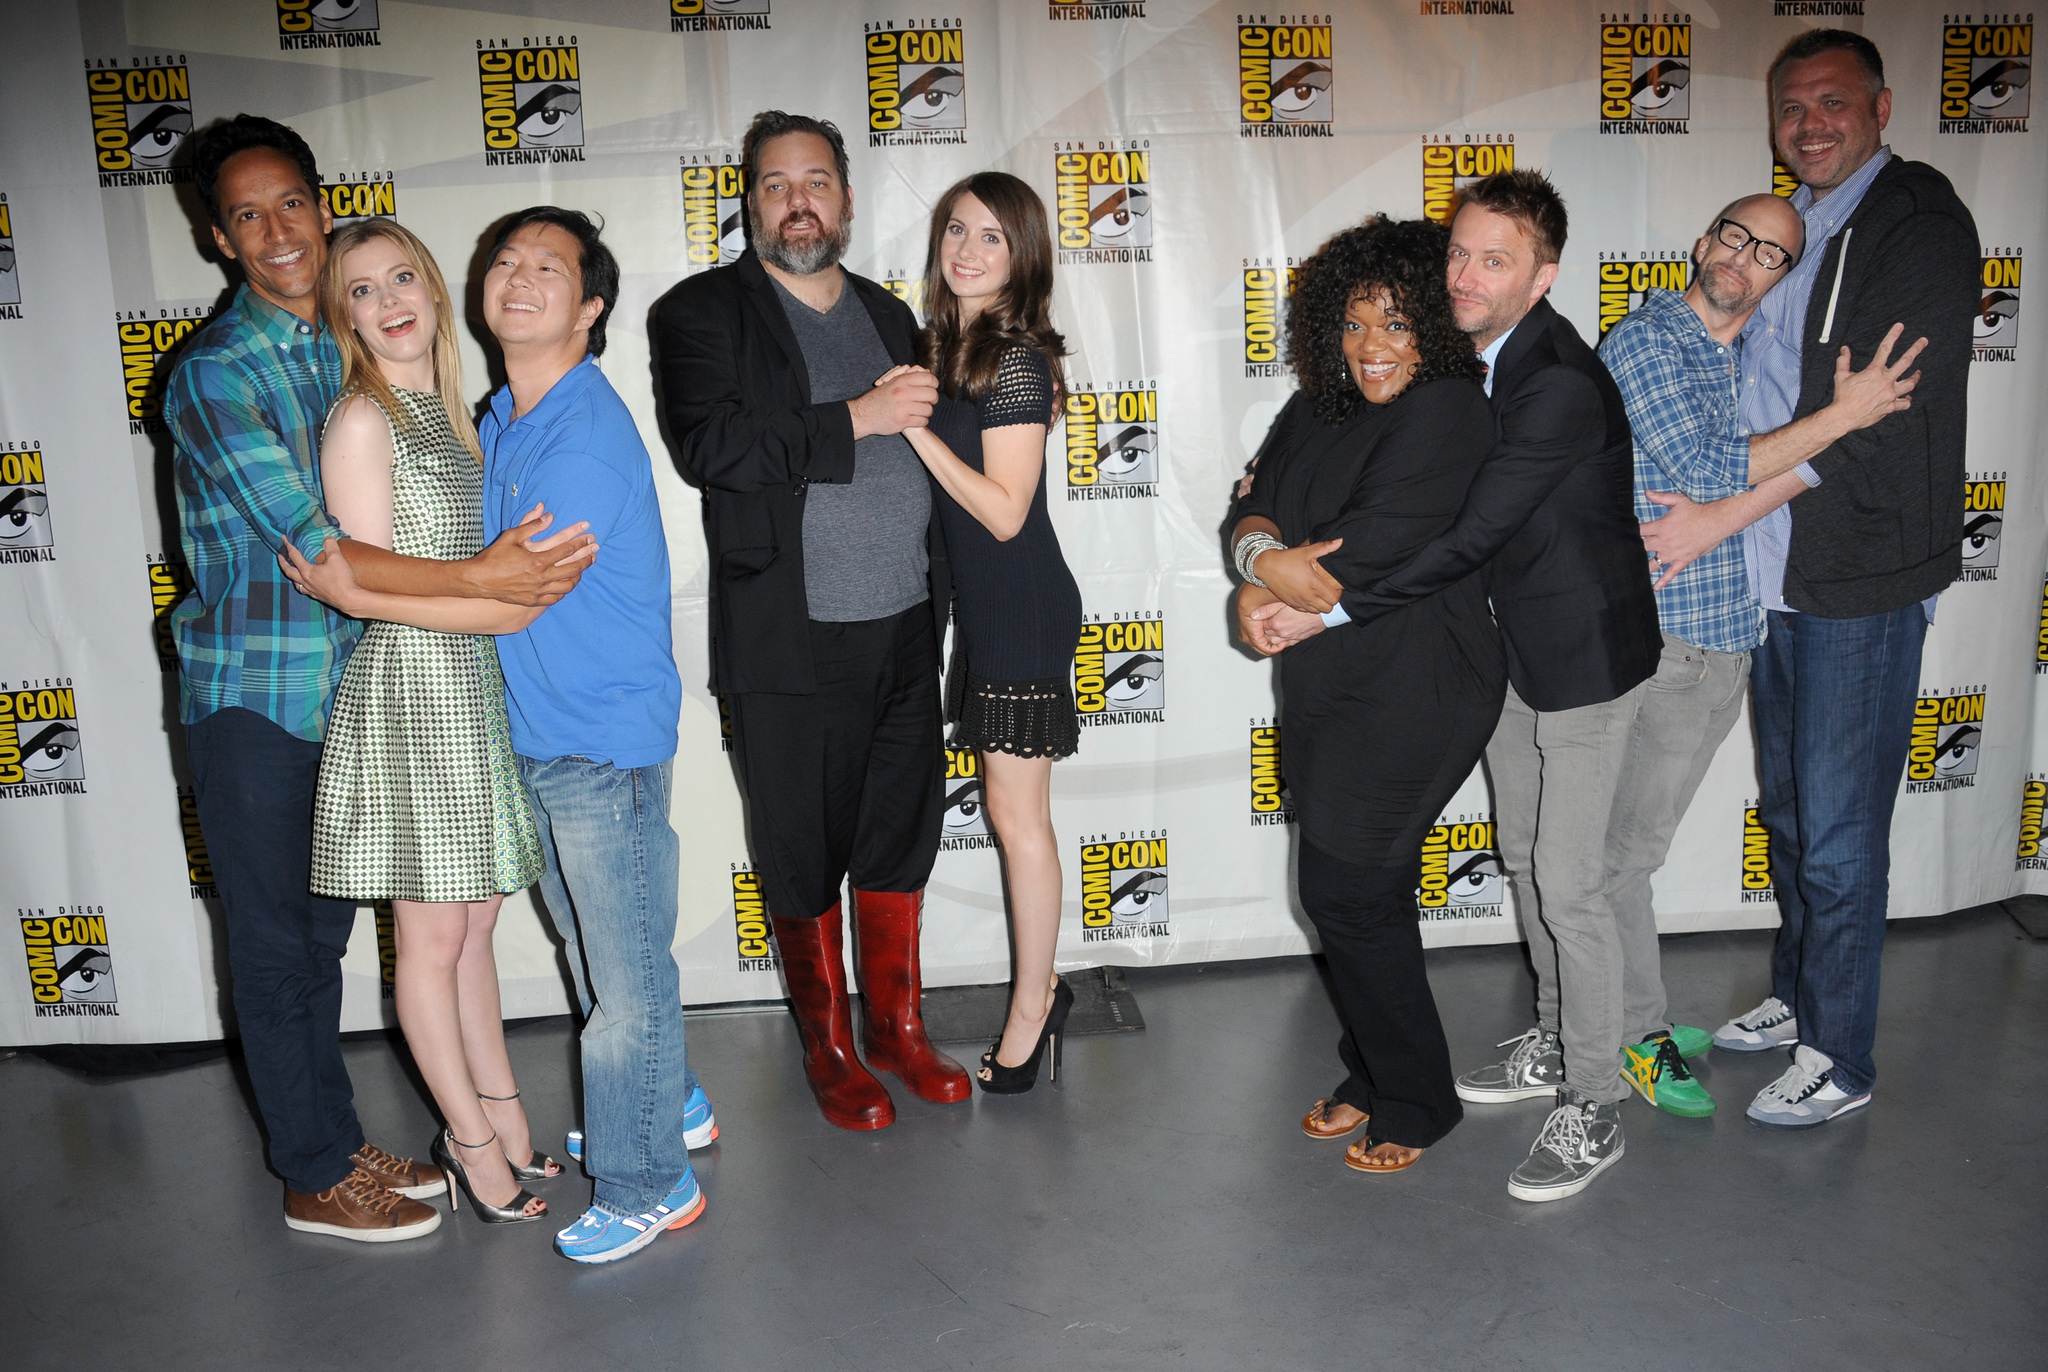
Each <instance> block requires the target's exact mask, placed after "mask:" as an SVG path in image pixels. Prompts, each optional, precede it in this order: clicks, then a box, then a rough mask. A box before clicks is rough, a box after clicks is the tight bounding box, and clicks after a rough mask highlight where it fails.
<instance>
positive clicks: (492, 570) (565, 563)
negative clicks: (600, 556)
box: [466, 505, 597, 605]
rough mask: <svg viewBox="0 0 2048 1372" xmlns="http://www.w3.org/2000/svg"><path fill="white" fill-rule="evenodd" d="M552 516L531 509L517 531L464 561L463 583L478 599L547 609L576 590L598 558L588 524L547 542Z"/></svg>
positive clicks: (541, 508)
mask: <svg viewBox="0 0 2048 1372" xmlns="http://www.w3.org/2000/svg"><path fill="white" fill-rule="evenodd" d="M554 522H555V517H554V516H553V515H551V514H549V513H548V512H547V509H546V507H545V506H542V505H535V506H534V507H533V508H532V509H531V510H529V511H528V512H527V514H526V516H525V518H524V519H522V520H521V521H520V523H519V525H518V527H516V528H511V529H507V530H505V532H504V533H502V534H499V535H498V536H497V538H495V539H494V540H492V542H491V545H490V546H489V547H488V548H485V549H484V550H483V551H482V552H480V553H478V554H477V555H476V556H475V557H473V558H471V559H470V560H469V568H468V571H467V574H466V579H467V580H468V581H469V582H470V584H471V585H473V586H474V587H475V588H476V592H477V594H478V595H479V596H482V597H483V598H485V599H489V600H502V601H504V602H505V603H506V604H508V605H552V604H554V603H555V602H556V601H558V600H560V599H561V598H562V597H563V596H565V595H567V594H569V592H571V591H573V590H575V589H576V583H577V582H579V581H581V580H582V579H583V573H584V572H585V571H586V570H588V569H589V567H590V564H591V562H592V561H593V560H594V559H595V558H596V557H597V539H596V538H595V537H593V536H592V535H591V534H590V533H588V532H587V530H588V529H589V528H590V525H589V524H588V523H587V522H584V523H577V524H571V525H570V526H569V527H568V528H566V529H564V530H562V531H561V532H560V533H557V534H551V535H549V536H548V537H546V538H542V537H541V535H542V534H544V533H546V532H547V529H548V526H549V525H551V524H553V523H554Z"/></svg>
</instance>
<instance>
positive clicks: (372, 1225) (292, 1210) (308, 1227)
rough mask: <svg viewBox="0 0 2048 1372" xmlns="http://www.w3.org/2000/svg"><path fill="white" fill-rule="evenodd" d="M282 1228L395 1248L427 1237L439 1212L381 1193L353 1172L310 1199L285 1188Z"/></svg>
mask: <svg viewBox="0 0 2048 1372" xmlns="http://www.w3.org/2000/svg"><path fill="white" fill-rule="evenodd" d="M284 1222H285V1227H286V1228H289V1229H296V1230H298V1231H299V1232H300V1233H302V1234H331V1235H333V1236H334V1237H335V1238H337V1239H355V1240H356V1241H357V1242H359V1243H397V1242H399V1241H400V1240H401V1239H416V1238H419V1237H420V1236H421V1235H423V1234H431V1233H433V1232H434V1230H436V1229H437V1228H439V1227H440V1225H441V1212H440V1211H439V1210H436V1209H435V1208H434V1207H433V1206H431V1205H422V1204H420V1203H419V1202H418V1201H416V1200H407V1199H406V1198H405V1197H404V1196H401V1195H399V1194H398V1193H397V1192H395V1191H389V1190H386V1189H385V1188H384V1187H382V1186H380V1185H378V1184H377V1180H376V1178H374V1177H372V1176H371V1175H370V1174H369V1173H368V1172H365V1171H364V1170H363V1169H362V1168H360V1167H358V1168H357V1169H356V1170H355V1171H353V1172H351V1173H349V1174H348V1175H347V1176H346V1177H344V1178H342V1180H341V1182H340V1183H339V1184H338V1185H335V1186H330V1187H328V1188H327V1189H326V1190H325V1191H320V1192H317V1193H315V1194H312V1195H308V1194H307V1193H305V1192H304V1191H294V1190H291V1189H290V1188H289V1187H287V1188H286V1189H285V1193H284Z"/></svg>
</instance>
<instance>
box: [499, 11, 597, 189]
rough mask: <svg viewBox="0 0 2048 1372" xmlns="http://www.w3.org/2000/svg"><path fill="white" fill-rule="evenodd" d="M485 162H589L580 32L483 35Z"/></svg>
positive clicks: (515, 164) (510, 164)
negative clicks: (515, 37)
mask: <svg viewBox="0 0 2048 1372" xmlns="http://www.w3.org/2000/svg"><path fill="white" fill-rule="evenodd" d="M476 75H477V81H478V83H479V85H480V86H481V88H482V90H483V102H484V104H483V109H484V165H485V166H487V167H523V166H528V165H531V164H533V163H536V162H581V161H583V160H584V159H583V66H582V61H581V58H580V56H579V54H578V52H577V50H576V35H575V34H573V33H572V34H570V35H568V36H567V37H560V36H550V37H543V38H522V39H520V40H519V44H518V46H516V47H515V46H513V44H512V41H511V40H510V39H506V38H479V39H478V40H477V43H476Z"/></svg>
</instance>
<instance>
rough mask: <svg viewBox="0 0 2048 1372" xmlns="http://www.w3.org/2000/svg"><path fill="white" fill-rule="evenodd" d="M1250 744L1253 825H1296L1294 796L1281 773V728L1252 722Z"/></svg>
mask: <svg viewBox="0 0 2048 1372" xmlns="http://www.w3.org/2000/svg"><path fill="white" fill-rule="evenodd" d="M1251 742H1252V751H1251V758H1252V765H1251V784H1252V791H1251V795H1252V804H1251V816H1252V825H1253V826H1254V827H1255V828H1263V827H1265V826H1267V825H1273V824H1292V823H1294V794H1293V792H1291V791H1289V790H1288V789H1287V774H1286V773H1285V772H1283V771H1282V770H1281V762H1280V728H1279V726H1278V725H1276V724H1274V723H1273V721H1272V720H1270V719H1255V720H1253V721H1252V724H1251Z"/></svg>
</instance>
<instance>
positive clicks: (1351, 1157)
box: [1344, 1135, 1429, 1174]
mask: <svg viewBox="0 0 2048 1372" xmlns="http://www.w3.org/2000/svg"><path fill="white" fill-rule="evenodd" d="M1386 1142H1387V1140H1386V1139H1376V1138H1373V1137H1371V1136H1370V1135H1368V1136H1366V1137H1365V1138H1362V1139H1360V1140H1359V1141H1358V1142H1357V1143H1354V1144H1352V1145H1351V1146H1350V1147H1349V1148H1347V1149H1345V1150H1344V1165H1345V1166H1346V1167H1348V1168H1350V1169H1351V1170H1352V1171H1354V1172H1369V1173H1373V1174H1378V1173H1381V1172H1403V1171H1406V1170H1407V1169H1408V1168H1410V1167H1413V1166H1414V1165H1415V1164H1416V1163H1418V1162H1421V1161H1422V1155H1423V1154H1424V1153H1425V1152H1427V1151H1429V1150H1427V1149H1425V1148H1417V1149H1415V1150H1414V1152H1415V1156H1414V1157H1412V1158H1409V1159H1408V1160H1406V1161H1405V1162H1393V1163H1386V1164H1384V1165H1381V1164H1377V1163H1373V1162H1369V1161H1367V1159H1368V1158H1369V1157H1370V1156H1371V1154H1372V1150H1373V1149H1375V1148H1377V1147H1379V1146H1380V1145H1381V1144H1383V1143H1386ZM1393 1146H1394V1147H1396V1148H1405V1147H1407V1145H1406V1144H1401V1143H1397V1144H1394V1145H1393Z"/></svg>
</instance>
